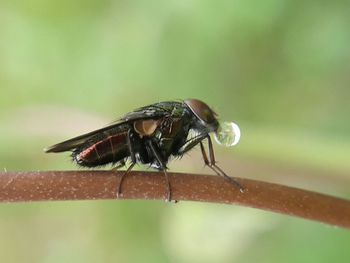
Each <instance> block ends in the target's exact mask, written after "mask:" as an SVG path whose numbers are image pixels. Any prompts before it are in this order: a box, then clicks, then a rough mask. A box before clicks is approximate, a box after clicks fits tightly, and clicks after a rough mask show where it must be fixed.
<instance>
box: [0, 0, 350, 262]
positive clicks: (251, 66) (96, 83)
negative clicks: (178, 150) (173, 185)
mask: <svg viewBox="0 0 350 263" xmlns="http://www.w3.org/2000/svg"><path fill="white" fill-rule="evenodd" d="M349 11H350V6H349V2H348V1H345V0H344V1H342V0H336V1H331V2H329V1H321V0H319V1H317V0H307V1H291V0H266V1H257V0H233V1H229V0H227V1H210V0H186V1H184V0H171V1H160V0H149V1H145V0H144V1H142V0H135V1H106V0H100V1H93V0H85V1H80V0H75V1H68V0H61V1H52V0H49V1H43V0H26V1H22V0H12V1H6V0H3V1H1V2H0V92H1V93H0V120H1V122H0V123H1V125H0V135H1V136H0V169H3V170H8V171H15V170H63V169H77V168H76V166H75V165H74V164H72V163H71V162H70V160H69V158H68V154H61V155H53V154H52V155H48V154H44V153H43V151H42V149H43V148H44V147H45V146H48V145H51V144H53V143H56V142H59V141H62V140H64V139H67V138H69V137H73V136H75V135H78V134H81V133H84V132H87V131H90V130H92V129H96V128H99V127H101V126H103V125H105V124H107V123H109V122H110V121H112V120H115V119H117V118H118V117H119V116H121V115H122V114H124V113H126V112H128V111H130V110H132V109H133V108H137V107H139V106H143V105H147V104H150V103H153V102H157V101H162V100H173V99H185V98H199V99H202V100H204V101H205V102H207V103H208V104H209V105H211V106H212V107H213V108H214V109H215V110H216V111H217V112H218V113H219V114H220V117H221V119H223V120H234V121H235V122H237V123H239V124H240V126H241V129H242V136H243V137H242V140H241V143H240V144H239V146H238V147H236V148H233V149H225V148H222V147H220V146H218V145H216V152H217V154H216V155H217V159H218V160H219V162H220V165H221V167H222V168H223V169H224V170H225V171H227V172H228V173H229V174H230V175H233V176H237V177H247V178H255V179H260V180H264V181H269V182H278V183H283V184H286V185H291V186H296V187H301V188H305V189H311V190H316V191H319V192H323V193H327V194H332V195H335V196H340V197H344V198H350V162H349V156H350V137H349V133H350V122H349V114H350V103H349V102H350V90H349V83H350V74H349V70H350V51H349V46H350V30H349V28H350V16H349ZM193 160H195V161H193ZM170 169H171V171H191V172H201V173H203V172H204V173H208V174H210V173H211V171H210V170H209V169H205V168H203V164H202V161H201V157H200V153H199V152H198V150H194V151H193V152H192V153H191V154H190V155H189V156H186V157H185V158H184V159H183V160H181V161H174V162H173V163H171V165H170ZM349 244H350V234H349V232H348V231H346V230H342V229H337V228H332V227H329V226H326V225H321V224H318V223H315V222H310V221H306V220H302V219H298V218H292V217H287V216H281V215H277V214H273V213H269V212H264V211H258V210H255V209H249V208H242V207H234V206H224V205H214V204H202V203H191V202H180V203H178V204H176V205H173V204H167V203H164V202H155V201H154V202H151V201H148V202H146V201H118V202H116V201H85V202H45V203H34V204H7V205H5V204H2V205H0V261H1V262H45V263H46V262H50V263H51V262H84V263H89V262H241V263H244V262H266V263H270V262H318V263H321V262H330V261H332V262H350V251H349Z"/></svg>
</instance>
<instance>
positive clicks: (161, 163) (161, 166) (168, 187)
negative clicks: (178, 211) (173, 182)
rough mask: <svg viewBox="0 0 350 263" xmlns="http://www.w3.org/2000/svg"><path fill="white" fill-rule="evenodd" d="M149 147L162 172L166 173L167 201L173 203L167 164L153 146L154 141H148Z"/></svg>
mask: <svg viewBox="0 0 350 263" xmlns="http://www.w3.org/2000/svg"><path fill="white" fill-rule="evenodd" d="M148 145H149V147H150V149H151V151H152V153H153V155H154V157H155V158H156V160H157V162H158V163H159V166H160V168H161V169H162V171H163V172H164V175H165V182H166V186H167V197H166V201H168V202H170V201H171V186H170V181H169V177H168V174H167V172H166V169H167V167H166V164H165V163H164V161H163V160H162V158H161V156H160V154H159V152H158V151H157V149H156V147H155V146H154V145H153V143H152V141H150V140H149V141H148Z"/></svg>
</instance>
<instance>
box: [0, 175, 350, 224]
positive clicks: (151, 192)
mask: <svg viewBox="0 0 350 263" xmlns="http://www.w3.org/2000/svg"><path fill="white" fill-rule="evenodd" d="M123 173H124V172H123V171H57V172H55V171H42V172H2V173H0V202H30V201H53V200H93V199H116V198H117V197H116V195H117V188H118V185H119V180H120V178H121V176H122V174H123ZM168 175H169V179H170V182H171V187H172V198H173V199H175V200H178V201H201V202H212V203H225V204H237V205H243V206H248V207H254V208H259V209H263V210H268V211H273V212H276V213H281V214H286V215H292V216H297V217H301V218H305V219H310V220H314V221H318V222H323V223H326V224H330V225H335V226H339V227H344V228H349V229H350V201H347V200H344V199H340V198H336V197H332V196H327V195H324V194H319V193H315V192H311V191H307V190H302V189H297V188H293V187H288V186H284V185H278V184H271V183H266V182H261V181H256V180H250V179H243V178H238V179H237V180H238V181H239V183H240V184H242V185H243V186H244V187H245V189H246V190H245V191H244V192H243V193H241V192H240V191H239V189H238V188H236V187H235V186H234V185H232V184H231V183H229V182H228V181H227V180H224V179H223V178H221V177H219V176H210V175H196V174H179V173H168ZM165 198H166V184H165V178H164V174H163V173H162V172H138V171H132V172H130V173H129V174H128V175H127V176H126V177H125V180H124V181H123V186H122V196H121V199H145V200H155V199H157V200H159V199H162V200H164V199H165Z"/></svg>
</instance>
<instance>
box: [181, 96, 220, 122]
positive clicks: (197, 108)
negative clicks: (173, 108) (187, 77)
mask: <svg viewBox="0 0 350 263" xmlns="http://www.w3.org/2000/svg"><path fill="white" fill-rule="evenodd" d="M184 102H185V104H186V105H187V106H188V107H189V108H190V109H191V111H192V112H193V113H194V114H195V115H196V116H197V117H198V118H199V119H200V120H202V121H203V122H205V123H206V124H214V123H216V122H217V119H216V117H215V116H216V113H215V112H214V111H213V110H212V109H211V108H210V107H209V106H208V105H207V104H205V103H204V102H203V101H200V100H196V99H188V100H185V101H184Z"/></svg>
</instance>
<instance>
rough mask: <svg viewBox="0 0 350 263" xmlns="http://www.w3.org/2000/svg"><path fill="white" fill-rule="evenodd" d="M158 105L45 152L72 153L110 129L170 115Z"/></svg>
mask: <svg viewBox="0 0 350 263" xmlns="http://www.w3.org/2000/svg"><path fill="white" fill-rule="evenodd" d="M157 105H158V104H153V105H149V106H145V107H142V108H139V109H137V110H135V111H132V112H129V113H127V114H126V115H124V116H123V117H122V118H121V119H119V120H117V121H115V122H112V123H110V124H109V125H107V126H106V127H103V128H101V129H98V130H94V131H92V132H89V133H85V134H82V135H80V136H77V137H74V138H72V139H69V140H67V141H64V142H61V143H58V144H55V145H53V146H50V147H48V148H46V149H45V152H47V153H50V152H55V153H57V152H65V151H70V150H73V149H75V148H77V147H79V146H81V145H82V144H84V143H85V142H86V141H87V140H89V139H90V138H92V137H93V136H95V135H97V134H99V133H103V132H105V131H108V130H110V129H113V128H116V127H118V126H120V125H123V124H126V123H133V122H135V121H138V120H147V119H155V120H157V119H160V118H162V117H164V116H166V115H167V114H169V112H168V111H167V110H166V109H164V108H162V107H160V106H157Z"/></svg>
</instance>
